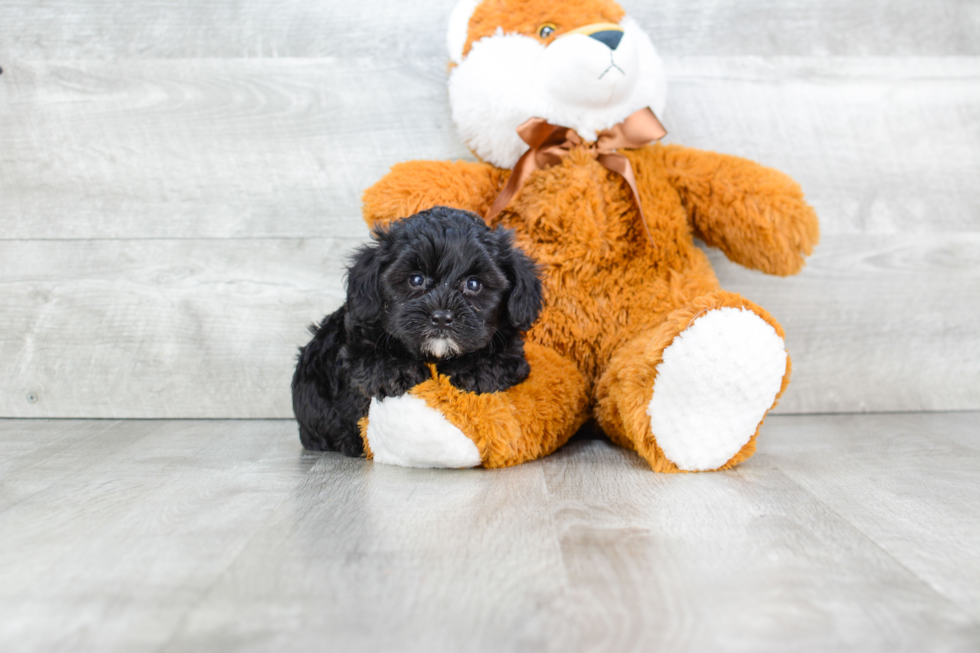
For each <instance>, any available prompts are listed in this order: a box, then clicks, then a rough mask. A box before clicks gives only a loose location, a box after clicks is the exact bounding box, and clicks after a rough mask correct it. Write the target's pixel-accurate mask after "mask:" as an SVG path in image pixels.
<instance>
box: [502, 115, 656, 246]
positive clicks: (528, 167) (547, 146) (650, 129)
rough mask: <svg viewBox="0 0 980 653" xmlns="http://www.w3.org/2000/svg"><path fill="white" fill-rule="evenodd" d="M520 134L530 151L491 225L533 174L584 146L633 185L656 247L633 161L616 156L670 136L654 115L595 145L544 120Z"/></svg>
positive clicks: (634, 119) (612, 131)
mask: <svg viewBox="0 0 980 653" xmlns="http://www.w3.org/2000/svg"><path fill="white" fill-rule="evenodd" d="M517 134H518V135H519V136H520V137H521V139H522V140H523V141H524V142H525V143H527V144H528V146H529V147H530V149H529V150H528V151H527V152H525V153H524V155H523V156H522V157H521V158H520V159H518V161H517V163H516V164H515V165H514V169H513V170H512V171H511V173H510V179H508V180H507V185H506V186H504V189H503V190H502V191H500V194H499V195H497V199H496V200H494V202H493V206H491V207H490V211H488V212H487V222H490V221H491V220H493V219H494V218H495V217H497V215H498V214H499V213H500V212H501V211H503V210H504V208H505V207H506V206H507V204H508V203H509V202H510V200H511V198H513V197H514V195H516V194H517V191H519V190H520V189H521V188H522V187H523V186H524V182H526V181H527V178H528V177H530V176H531V173H532V172H534V171H535V170H542V169H544V168H550V167H551V166H554V165H558V164H559V163H561V160H562V159H563V158H565V157H566V156H567V155H568V153H569V152H570V151H571V150H572V148H575V147H580V146H584V147H585V148H586V149H588V150H589V152H591V153H592V156H594V157H595V158H596V160H597V161H598V162H599V163H600V164H601V165H602V166H603V167H604V168H606V169H607V170H611V171H612V172H615V173H617V174H619V175H620V176H622V177H623V179H624V180H626V183H627V184H629V187H630V190H631V191H633V200H634V201H635V202H636V208H637V209H638V210H639V212H640V221H641V222H642V223H643V230H644V231H645V232H646V234H647V238H649V239H650V242H651V243H653V237H652V236H651V235H650V229H649V227H647V221H646V218H645V217H644V216H643V206H642V205H641V204H640V193H639V191H638V190H637V188H636V175H635V174H633V166H631V165H630V160H629V159H627V158H626V157H625V156H623V155H622V154H620V153H619V152H616V150H618V149H620V148H637V147H643V146H644V145H647V144H648V143H652V142H654V141H658V140H660V139H661V138H663V137H664V136H666V135H667V130H666V129H664V126H663V125H662V124H660V120H658V119H657V116H656V115H655V114H654V113H653V111H651V110H650V109H649V108H647V109H640V110H639V111H637V112H636V113H634V114H632V115H631V116H629V117H628V118H627V119H626V120H624V121H623V122H621V123H617V124H615V125H613V126H612V127H610V128H609V129H606V130H604V131H601V132H599V133H598V135H597V138H596V140H595V141H594V142H591V143H586V142H585V141H583V140H582V137H581V136H579V135H578V133H576V132H575V130H574V129H569V128H568V127H560V126H558V125H552V124H551V123H549V122H547V121H546V120H544V119H543V118H531V119H530V120H528V121H527V122H525V123H524V124H522V125H521V126H520V127H518V128H517Z"/></svg>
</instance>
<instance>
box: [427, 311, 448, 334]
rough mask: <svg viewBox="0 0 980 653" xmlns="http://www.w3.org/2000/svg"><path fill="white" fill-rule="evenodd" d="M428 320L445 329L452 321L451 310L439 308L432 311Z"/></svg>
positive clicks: (433, 324)
mask: <svg viewBox="0 0 980 653" xmlns="http://www.w3.org/2000/svg"><path fill="white" fill-rule="evenodd" d="M429 321H430V322H432V326H434V327H439V328H440V329H445V328H446V327H448V326H450V325H451V324H452V323H453V312H452V311H447V310H446V309H444V308H440V309H439V310H438V311H432V318H431V319H430V320H429Z"/></svg>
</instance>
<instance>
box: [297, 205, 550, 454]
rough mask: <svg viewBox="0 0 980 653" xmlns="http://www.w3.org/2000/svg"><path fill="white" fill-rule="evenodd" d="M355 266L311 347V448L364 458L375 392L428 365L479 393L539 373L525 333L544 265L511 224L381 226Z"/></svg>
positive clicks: (305, 420)
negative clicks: (519, 242) (363, 424)
mask: <svg viewBox="0 0 980 653" xmlns="http://www.w3.org/2000/svg"><path fill="white" fill-rule="evenodd" d="M372 236H373V238H374V241H375V242H373V243H372V244H370V245H367V246H365V247H363V248H361V249H360V250H359V251H358V252H356V254H355V255H354V258H353V263H352V265H351V266H350V268H349V270H348V273H347V301H346V302H345V303H344V305H343V306H342V307H341V308H340V309H339V310H337V311H336V312H335V313H333V314H332V315H328V316H327V317H325V318H324V319H323V321H322V322H321V323H320V324H319V325H313V326H312V327H310V331H311V332H312V333H313V339H312V340H311V341H310V342H309V344H307V345H306V346H305V347H302V348H301V349H300V353H299V359H298V362H297V364H296V373H295V374H294V375H293V385H292V388H293V412H294V413H295V415H296V421H297V422H299V433H300V440H301V441H302V443H303V446H304V447H306V448H307V449H312V450H316V451H341V452H343V453H344V454H346V455H348V456H358V455H361V454H362V453H363V450H364V445H363V442H362V441H361V436H360V432H359V430H358V425H357V422H358V420H359V419H360V418H361V417H363V416H365V415H367V413H368V408H369V407H370V402H371V398H372V397H376V398H378V399H384V398H385V397H396V396H399V395H402V394H404V393H405V392H407V391H408V390H409V389H410V388H412V387H413V386H415V385H417V384H419V383H421V382H422V381H425V380H426V379H428V378H429V377H430V376H431V373H430V370H429V368H428V366H427V364H428V363H436V365H437V369H438V371H439V372H441V373H443V374H446V375H447V376H449V379H450V382H451V383H452V384H453V385H455V386H456V387H458V388H460V389H463V390H467V391H470V392H476V393H482V392H497V391H500V390H506V389H507V388H509V387H511V386H513V385H515V384H517V383H520V382H521V381H523V380H524V379H526V378H527V375H528V373H529V372H530V367H529V366H528V363H527V361H526V360H525V358H524V339H523V332H525V331H527V330H528V329H530V328H531V325H532V324H533V323H534V321H535V320H536V319H537V317H538V314H539V313H540V312H541V301H542V300H541V281H540V279H539V277H538V271H537V267H536V266H535V264H534V262H533V261H531V259H529V258H528V257H527V256H526V255H525V254H524V253H523V252H522V251H521V250H520V249H518V248H516V247H515V246H514V243H513V234H512V233H511V232H510V231H508V230H505V229H497V230H491V229H490V228H489V227H487V225H486V224H485V223H484V222H483V220H482V219H481V218H479V217H478V216H477V215H475V214H473V213H469V212H467V211H460V210H457V209H450V208H446V207H435V208H433V209H430V210H428V211H423V212H421V213H418V214H416V215H414V216H411V217H409V218H404V219H402V220H397V221H395V222H393V223H391V225H390V226H388V227H380V228H377V229H375V230H374V233H373V234H372Z"/></svg>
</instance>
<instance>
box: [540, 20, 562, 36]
mask: <svg viewBox="0 0 980 653" xmlns="http://www.w3.org/2000/svg"><path fill="white" fill-rule="evenodd" d="M556 29H558V26H557V25H555V24H554V23H545V24H544V25H542V26H541V27H539V28H538V36H540V37H541V38H543V39H546V38H548V37H549V36H551V35H552V34H554V33H555V30H556Z"/></svg>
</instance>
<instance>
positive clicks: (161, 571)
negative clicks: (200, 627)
mask: <svg viewBox="0 0 980 653" xmlns="http://www.w3.org/2000/svg"><path fill="white" fill-rule="evenodd" d="M34 424H35V423H33V422H32V423H30V424H28V425H24V424H18V423H11V422H0V428H3V429H4V432H5V433H7V432H9V431H10V430H18V429H19V430H22V431H28V432H33V434H34V435H35V437H41V436H43V435H44V433H43V427H42V429H41V432H39V430H38V429H35V428H33V426H34ZM42 424H43V423H42ZM121 438H126V439H128V440H129V442H128V444H127V445H126V446H123V447H121V448H119V447H118V443H119V441H120V439H121ZM296 441H297V440H296V434H295V429H294V427H293V425H292V424H289V423H285V422H277V423H269V422H260V421H253V422H235V423H224V424H222V423H215V422H193V423H188V422H169V423H160V422H125V423H121V422H115V423H110V424H108V425H107V428H105V430H103V431H102V433H101V434H99V435H94V434H93V436H92V437H90V438H89V439H88V444H89V447H88V448H87V449H82V448H78V449H76V450H75V451H73V452H71V453H68V452H63V453H61V454H59V455H58V456H55V457H54V458H53V459H52V460H50V461H49V462H48V463H47V464H46V465H45V466H43V467H40V468H36V469H34V470H32V472H31V474H22V475H17V474H15V475H14V476H13V477H10V478H8V477H6V476H4V478H3V483H4V485H8V484H10V485H12V486H13V487H14V488H15V490H16V489H18V488H20V487H23V486H24V484H25V483H27V484H35V485H36V484H39V483H44V482H45V481H47V482H48V486H47V487H45V488H44V489H42V490H40V491H37V492H34V493H33V494H30V495H29V496H25V497H24V498H23V499H22V500H21V501H19V502H17V503H16V504H14V505H12V506H8V507H5V508H0V533H2V535H0V561H2V562H0V648H3V649H7V650H19V651H52V650H90V651H133V650H153V649H154V648H155V647H158V646H160V645H161V644H162V643H163V642H164V641H166V638H167V637H168V636H169V634H170V633H171V632H172V631H173V630H174V628H175V627H176V626H177V624H178V622H179V619H180V618H181V616H182V615H183V614H184V613H185V612H186V611H187V609H188V608H189V607H190V606H191V605H193V602H194V601H196V600H197V597H199V596H200V595H201V594H202V593H203V592H204V591H206V590H207V588H208V587H209V586H210V585H211V584H212V583H213V582H214V581H215V579H216V578H217V577H219V576H220V575H221V574H222V573H223V572H224V571H225V569H226V568H227V567H228V565H230V564H231V563H232V562H233V561H234V560H235V558H236V557H237V556H238V555H239V553H240V552H241V550H242V549H243V547H244V546H245V545H246V544H247V543H248V541H249V540H250V539H251V537H252V535H253V534H254V533H255V531H256V530H257V529H258V528H259V527H260V526H261V525H262V524H263V523H265V522H266V521H267V520H268V519H269V518H270V517H271V515H272V513H273V512H274V511H275V510H276V509H277V508H278V507H279V506H280V505H281V504H282V503H283V501H285V500H286V499H287V496H288V492H289V491H290V490H292V489H293V488H295V487H296V485H297V484H298V483H299V482H301V480H302V478H303V477H304V476H305V475H306V473H307V471H308V469H309V468H310V466H311V465H312V464H313V462H314V460H313V459H312V457H311V456H307V455H305V454H303V453H301V450H297V449H298V447H297V446H296ZM43 446H44V440H43V439H41V440H39V450H40V449H41V448H43Z"/></svg>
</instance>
